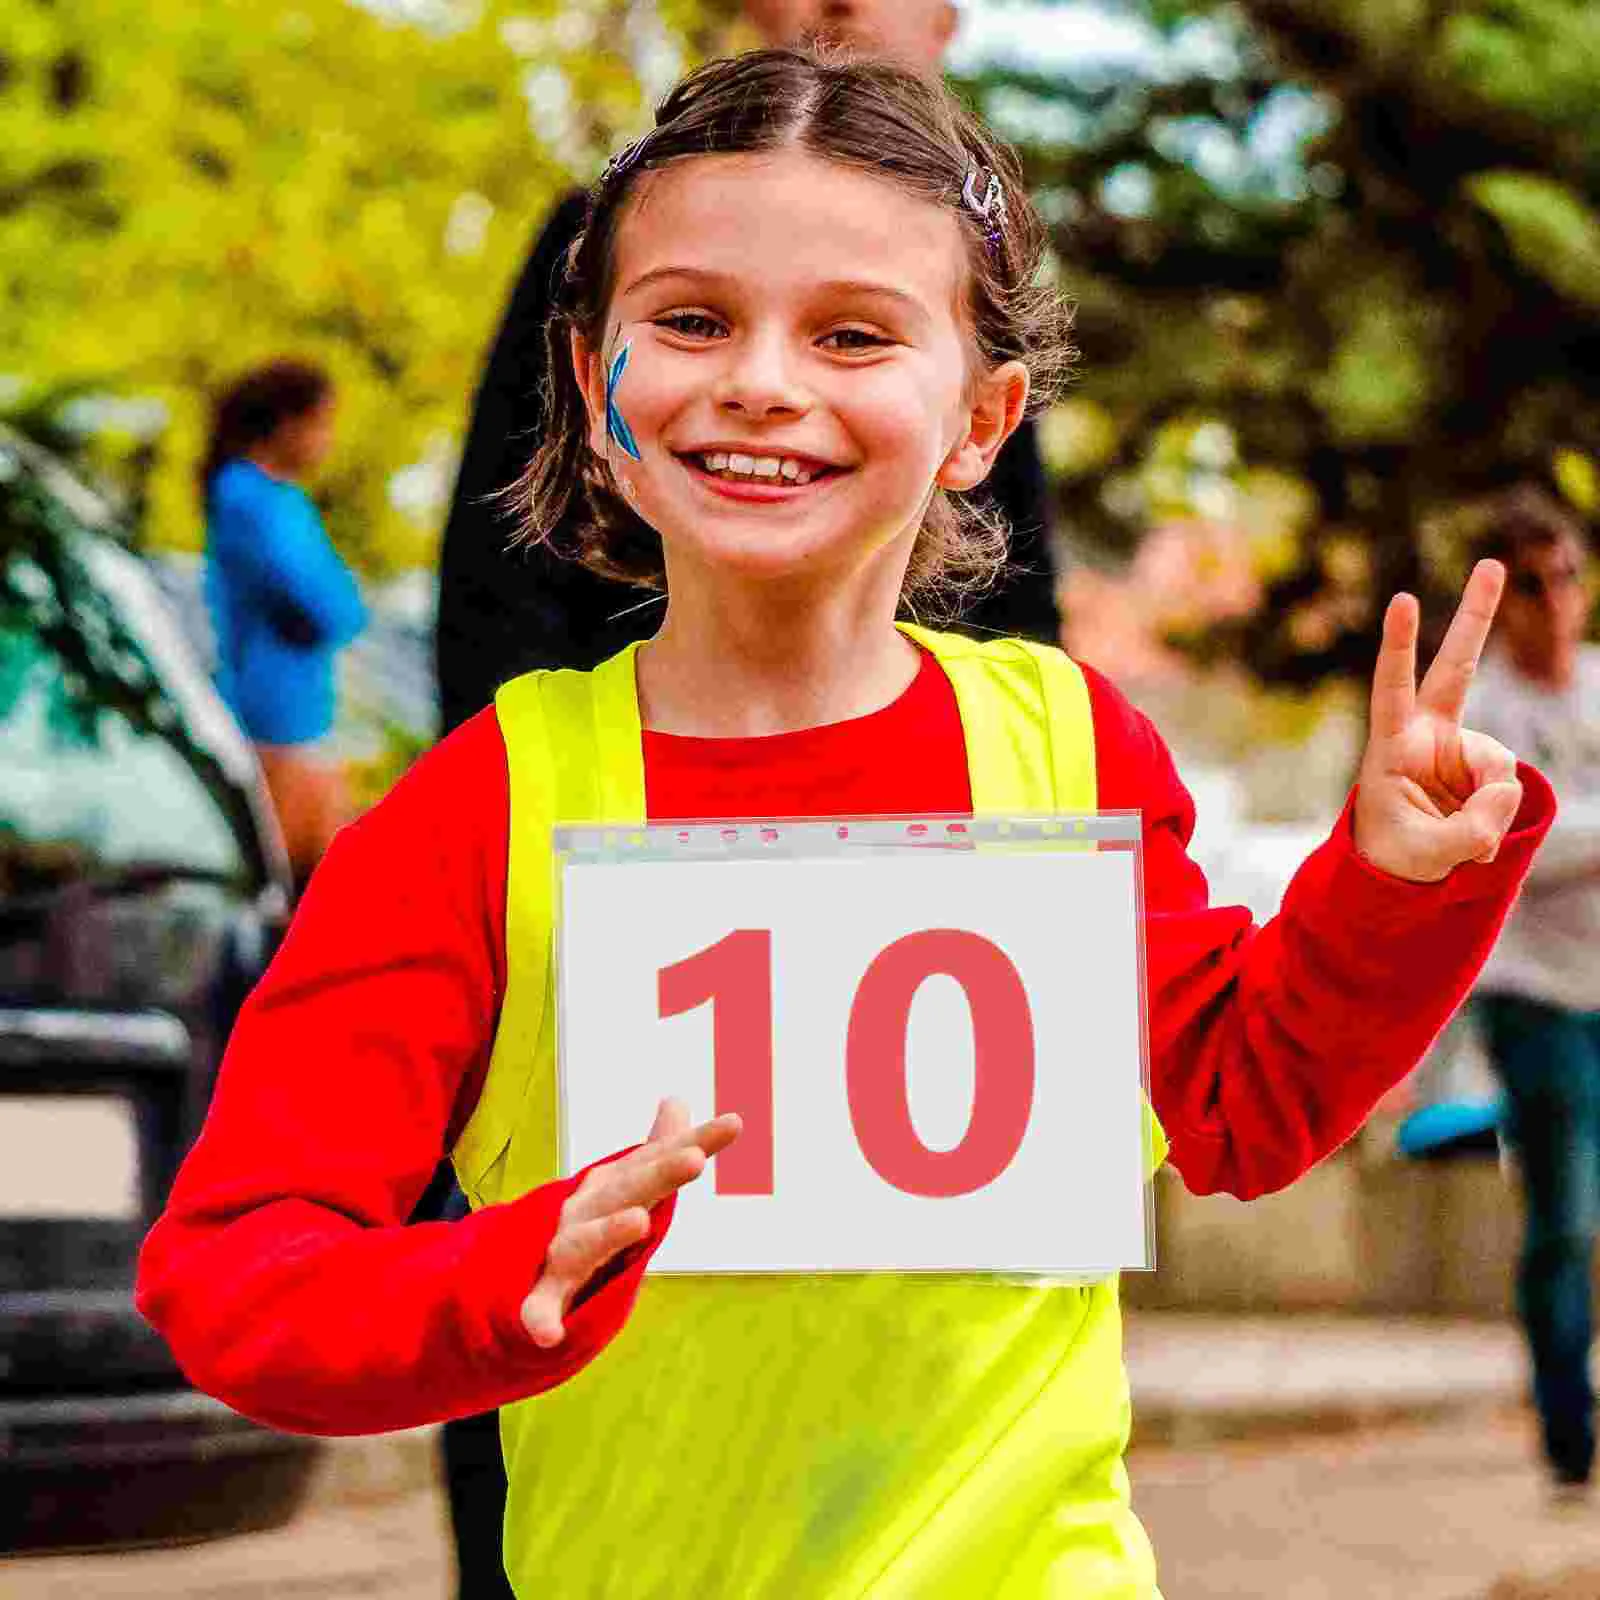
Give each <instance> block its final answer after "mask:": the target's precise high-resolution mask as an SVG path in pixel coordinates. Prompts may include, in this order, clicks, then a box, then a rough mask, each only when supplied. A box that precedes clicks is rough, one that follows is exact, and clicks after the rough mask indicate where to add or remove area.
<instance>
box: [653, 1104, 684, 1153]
mask: <svg viewBox="0 0 1600 1600" xmlns="http://www.w3.org/2000/svg"><path fill="white" fill-rule="evenodd" d="M688 1126H689V1108H688V1107H687V1106H686V1105H684V1103H683V1102H682V1101H681V1100H673V1099H666V1100H663V1101H662V1102H661V1104H660V1105H659V1106H657V1107H656V1120H655V1121H654V1122H652V1123H651V1124H650V1141H651V1142H652V1143H654V1142H655V1141H657V1140H659V1139H671V1138H675V1137H676V1136H677V1135H678V1134H680V1133H683V1132H684V1131H686V1130H687V1128H688Z"/></svg>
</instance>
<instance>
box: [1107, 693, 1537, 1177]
mask: <svg viewBox="0 0 1600 1600" xmlns="http://www.w3.org/2000/svg"><path fill="white" fill-rule="evenodd" d="M1084 672H1085V676H1086V677H1087V679H1088V682H1089V690H1090V698H1091V701H1092V705H1093V710H1094V722H1095V744H1096V752H1097V758H1098V765H1099V785H1100V804H1101V806H1102V807H1103V808H1105V809H1106V810H1139V811H1142V812H1143V814H1144V893H1145V913H1146V940H1147V942H1146V968H1147V976H1148V991H1149V1002H1150V1078H1151V1099H1152V1101H1153V1102H1154V1105H1155V1111H1156V1115H1157V1116H1158V1117H1159V1118H1160V1119H1161V1122H1162V1125H1163V1127H1164V1128H1165V1129H1166V1133H1167V1137H1168V1140H1169V1141H1170V1143H1171V1147H1172V1156H1171V1158H1172V1161H1173V1164H1174V1165H1175V1166H1176V1167H1177V1169H1178V1171H1179V1172H1180V1173H1181V1174H1182V1176H1183V1180H1184V1182H1185V1184H1186V1185H1187V1186H1188V1187H1189V1188H1190V1189H1191V1190H1193V1191H1195V1192H1196V1193H1199V1194H1209V1193H1215V1192H1218V1191H1221V1192H1225V1193H1228V1194H1234V1195H1238V1196H1239V1197H1240V1198H1242V1199H1249V1198H1251V1197H1252V1196H1255V1195H1259V1194H1266V1193H1270V1192H1271V1191H1273V1190H1275V1189H1281V1188H1283V1187H1285V1186H1286V1185H1287V1184H1290V1183H1292V1182H1293V1181H1294V1180H1295V1179H1296V1178H1297V1177H1299V1176H1300V1174H1301V1173H1303V1172H1304V1171H1306V1169H1307V1168H1308V1167H1311V1166H1313V1165H1314V1164H1315V1163H1316V1162H1318V1161H1320V1160H1321V1159H1322V1158H1323V1157H1324V1156H1325V1155H1327V1154H1328V1153H1329V1152H1330V1151H1332V1150H1335V1149H1337V1148H1338V1146H1339V1145H1341V1144H1343V1143H1344V1141H1345V1140H1346V1139H1348V1138H1349V1137H1350V1136H1351V1134H1353V1133H1354V1132H1355V1131H1356V1129H1357V1128H1359V1127H1360V1125H1361V1123H1362V1122H1363V1121H1364V1120H1365V1118H1366V1116H1367V1114H1368V1113H1369V1112H1370V1111H1371V1109H1372V1108H1373V1106H1374V1105H1376V1104H1377V1102H1378V1100H1379V1099H1381V1098H1382V1096H1383V1095H1384V1093H1385V1092H1387V1090H1388V1089H1390V1088H1391V1087H1392V1086H1393V1085H1394V1084H1396V1083H1398V1082H1399V1081H1400V1079H1401V1078H1403V1077H1404V1076H1405V1075H1406V1074H1407V1073H1408V1072H1409V1071H1410V1070H1411V1069H1412V1068H1413V1067H1414V1066H1415V1065H1416V1063H1417V1062H1418V1060H1419V1059H1420V1058H1421V1057H1422V1055H1423V1053H1424V1052H1425V1051H1426V1050H1427V1048H1428V1046H1429V1045H1430V1044H1431V1043H1432V1041H1433V1039H1434V1037H1435V1035H1436V1034H1437V1033H1438V1032H1439V1030H1440V1029H1441V1028H1442V1027H1443V1026H1444V1025H1445V1023H1446V1022H1447V1021H1449V1019H1450V1017H1451V1015H1452V1014H1453V1013H1454V1012H1455V1010H1456V1008H1457V1007H1458V1006H1459V1005H1460V1004H1461V1002H1462V1000H1463V999H1465V997H1466V994H1467V990H1468V989H1469V988H1470V986H1471V984H1472V980H1473V979H1474V977H1475V976H1476V975H1477V972H1478V969H1479V968H1480V967H1481V966H1482V964H1483V961H1484V959H1485V957H1486V956H1487V955H1488V953H1489V949H1490V947H1491V946H1492V945H1493V943H1494V940H1495V937H1496V935H1497V934H1498V933H1499V931H1500V925H1501V923H1502V922H1503V921H1504V920H1505V916H1506V913H1507V911H1508V910H1509V909H1510V906H1511V903H1512V901H1513V899H1514V898H1515V896H1516V893H1517V890H1518V889H1519V887H1520V886H1521V883H1522V880H1523V878H1524V876H1525V875H1526V873H1527V870H1528V863H1529V861H1530V859H1531V858H1532V855H1533V852H1534V850H1535V849H1536V848H1537V846H1538V844H1539V841H1540V840H1541V839H1542V838H1543V837H1544V835H1545V833H1546V832H1547V831H1548V829H1549V827H1550V823H1551V820H1552V818H1553V817H1554V814H1555V801H1554V797H1553V795H1552V794H1551V792H1550V786H1549V784H1548V783H1546V781H1545V780H1544V778H1543V777H1542V776H1541V775H1540V774H1539V773H1537V772H1535V771H1534V770H1533V769H1532V768H1531V767H1526V766H1524V767H1522V768H1520V769H1519V775H1520V777H1521V779H1522V784H1523V793H1524V798H1523V803H1522V809H1521V811H1520V812H1519V814H1518V815H1517V817H1516V819H1515V821H1514V822H1513V824H1512V831H1511V833H1510V834H1509V835H1508V837H1507V838H1506V840H1505V843H1504V844H1503V845H1502V846H1501V848H1500V852H1499V855H1498V857H1497V859H1496V860H1495V861H1494V863H1493V864H1492V865H1488V866H1480V865H1477V864H1475V863H1469V864H1467V865H1465V866H1462V867H1458V868H1457V869H1456V870H1455V871H1454V872H1453V873H1452V874H1451V875H1450V876H1449V877H1448V878H1447V879H1446V880H1445V881H1444V882H1443V883H1438V884H1414V883H1406V882H1403V881H1401V880H1400V879H1397V878H1392V877H1390V876H1389V875H1388V874H1387V873H1384V872H1381V871H1379V870H1378V869H1376V868H1374V867H1372V866H1369V865H1368V864H1367V863H1366V862H1365V861H1363V860H1362V858H1361V857H1360V856H1359V855H1358V854H1357V853H1356V849H1355V843H1354V837H1353V833H1352V824H1351V816H1350V808H1349V806H1348V805H1347V806H1346V808H1345V812H1344V814H1343V815H1342V816H1341V817H1340V819H1339V822H1338V824H1337V826H1336V827H1335V829H1334V831H1333V834H1332V837H1331V838H1329V839H1328V841H1327V842H1326V843H1325V844H1323V845H1322V846H1320V847H1319V848H1318V849H1317V850H1316V851H1314V852H1313V853H1312V855H1311V856H1310V857H1309V858H1308V859H1307V860H1306V862H1305V863H1304V864H1303V865H1302V866H1301V868H1300V870H1299V871H1298V872H1297V873H1296V874H1295V877H1294V880H1293V882H1292V883H1291V884H1290V886H1289V890H1288V893H1287V895H1286V896H1285V898H1284V903H1283V907H1282V909H1281V911H1280V912H1279V914H1278V915H1277V916H1276V917H1274V918H1273V919H1272V921H1271V922H1269V923H1267V924H1266V925H1265V926H1264V927H1259V928H1258V927H1255V926H1253V925H1252V923H1251V920H1250V915H1249V913H1248V912H1246V911H1244V910H1242V909H1237V908H1232V909H1229V908H1221V907H1217V908H1212V907H1209V906H1208V905H1207V888H1206V881H1205V875H1204V874H1203V873H1202V872H1201V870H1200V868H1199V867H1198V866H1196V865H1195V863H1194V862H1193V861H1192V860H1190V858H1189V856H1188V854H1187V850H1188V844H1189V838H1190V835H1191V833H1192V832H1193V829H1194V804H1193V802H1192V801H1191V800H1190V798H1189V795H1188V792H1187V790H1185V788H1184V787H1183V784H1182V783H1181V782H1180V781H1179V778H1178V774H1177V771H1176V769H1175V768H1174V766H1173V764H1172V757H1171V755H1170V754H1169V753H1168V751H1167V748H1166V746H1165V745H1164V744H1163V743H1162V741H1161V737H1160V735H1159V734H1158V733H1157V732H1156V731H1155V728H1154V727H1153V726H1152V725H1151V723H1150V721H1149V719H1148V718H1146V717H1145V716H1143V715H1142V714H1141V713H1139V712H1138V711H1136V710H1134V708H1133V707H1132V706H1130V705H1129V704H1128V702H1127V701H1126V700H1125V699H1124V698H1123V697H1122V696H1121V695H1120V694H1119V693H1118V692H1117V690H1116V689H1114V688H1113V687H1112V686H1111V684H1110V683H1109V682H1108V681H1107V680H1106V679H1105V678H1104V677H1102V676H1101V675H1100V674H1099V673H1096V672H1094V671H1093V670H1092V669H1090V668H1087V667H1086V668H1085V669H1084Z"/></svg>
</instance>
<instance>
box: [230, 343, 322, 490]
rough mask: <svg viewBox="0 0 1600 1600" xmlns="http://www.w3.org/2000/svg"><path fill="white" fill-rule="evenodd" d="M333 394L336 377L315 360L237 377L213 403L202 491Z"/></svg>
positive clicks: (271, 363)
mask: <svg viewBox="0 0 1600 1600" xmlns="http://www.w3.org/2000/svg"><path fill="white" fill-rule="evenodd" d="M332 392H333V379H332V378H330V377H329V376H328V374H327V373H326V372H324V371H323V370H322V368H321V367H318V366H313V365H312V363H310V362H309V361H290V360H280V361H269V362H267V364H266V365H265V366H261V367H255V368H253V369H252V370H251V371H249V372H247V373H245V374H244V375H243V376H242V377H240V378H237V379H235V380H234V382H233V383H231V384H230V385H229V386H228V387H227V388H226V389H224V390H223V391H222V393H221V394H219V395H218V396H217V398H216V401H215V403H214V404H213V406H212V411H211V438H210V441H209V443H208V444H207V446H206V455H205V460H204V461H203V462H202V463H201V465H200V493H201V494H202V495H204V494H205V493H206V491H207V490H208V489H209V488H210V487H211V480H212V479H213V478H214V477H215V476H216V475H217V473H218V472H220V471H221V470H222V468H223V467H225V466H226V465H227V464H228V462H230V461H232V460H234V459H235V458H236V457H238V456H242V455H248V454H249V452H250V451H251V450H253V449H254V448H255V447H256V446H257V445H258V444H261V443H262V442H263V441H264V440H267V439H270V438H271V437H272V436H273V434H275V433H276V432H277V431H278V429H279V428H280V427H282V426H283V424H284V423H285V422H287V421H288V420H289V419H290V418H291V417H303V416H305V414H306V413H307V412H308V411H315V410H316V408H317V407H318V406H319V405H321V404H322V402H323V401H324V400H325V399H327V397H328V396H329V395H330V394H331V393H332Z"/></svg>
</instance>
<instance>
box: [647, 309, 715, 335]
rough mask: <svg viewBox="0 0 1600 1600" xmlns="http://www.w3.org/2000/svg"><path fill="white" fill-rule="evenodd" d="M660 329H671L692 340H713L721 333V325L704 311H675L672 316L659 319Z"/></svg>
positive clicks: (657, 319)
mask: <svg viewBox="0 0 1600 1600" xmlns="http://www.w3.org/2000/svg"><path fill="white" fill-rule="evenodd" d="M656 326H657V327H658V328H670V329H671V330H672V332H674V333H681V334H683V335H684V336H685V337H687V338H690V339H713V338H715V337H716V335H717V334H718V333H719V332H720V331H721V327H722V325H721V323H719V322H718V321H717V320H716V318H715V317H708V316H707V315H706V314H705V313H704V312H703V311H675V312H673V314H672V315H671V316H667V317H657V318H656Z"/></svg>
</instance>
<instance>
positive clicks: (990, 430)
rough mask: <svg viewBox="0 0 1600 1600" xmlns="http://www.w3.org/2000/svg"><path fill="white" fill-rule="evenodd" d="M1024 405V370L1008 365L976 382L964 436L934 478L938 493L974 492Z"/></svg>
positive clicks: (1014, 363) (1015, 363) (1017, 363)
mask: <svg viewBox="0 0 1600 1600" xmlns="http://www.w3.org/2000/svg"><path fill="white" fill-rule="evenodd" d="M1027 404H1028V369H1027V368H1026V367H1025V366H1023V364H1022V363H1021V362H1020V361H1008V362H1006V363H1005V365H1004V366H1000V367H996V368H995V369H994V371H993V372H990V373H987V374H986V375H985V376H984V377H982V378H980V379H979V380H978V385H977V391H976V393H975V394H974V395H973V398H972V400H971V402H970V404H969V406H968V410H967V428H966V432H965V433H964V434H963V435H962V436H961V437H960V438H959V439H957V440H956V443H955V445H954V446H953V447H952V449H951V451H950V453H949V455H947V456H946V457H945V458H944V464H943V465H942V466H941V467H940V468H939V470H938V472H937V473H936V474H935V476H934V480H933V481H934V482H935V483H937V484H938V485H939V487H940V488H941V489H975V488H977V486H978V485H979V484H980V483H982V482H983V480H984V479H985V478H987V477H988V476H989V469H990V467H992V466H993V465H994V458H995V457H996V456H997V455H998V454H999V453H1000V446H1001V445H1003V444H1004V443H1005V442H1006V440H1007V439H1009V438H1010V437H1011V435H1012V434H1013V433H1015V432H1016V431H1017V424H1018V423H1020V422H1021V421H1022V413H1023V411H1024V410H1025V409H1026V408H1027Z"/></svg>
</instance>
